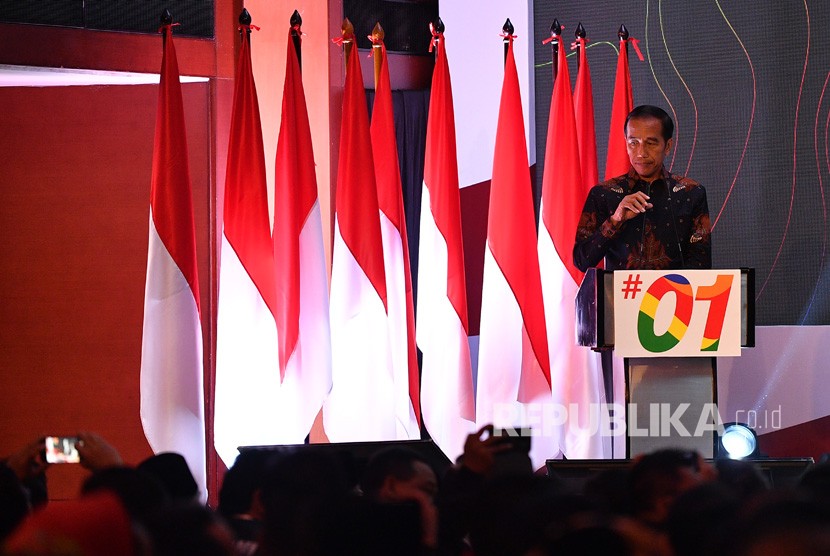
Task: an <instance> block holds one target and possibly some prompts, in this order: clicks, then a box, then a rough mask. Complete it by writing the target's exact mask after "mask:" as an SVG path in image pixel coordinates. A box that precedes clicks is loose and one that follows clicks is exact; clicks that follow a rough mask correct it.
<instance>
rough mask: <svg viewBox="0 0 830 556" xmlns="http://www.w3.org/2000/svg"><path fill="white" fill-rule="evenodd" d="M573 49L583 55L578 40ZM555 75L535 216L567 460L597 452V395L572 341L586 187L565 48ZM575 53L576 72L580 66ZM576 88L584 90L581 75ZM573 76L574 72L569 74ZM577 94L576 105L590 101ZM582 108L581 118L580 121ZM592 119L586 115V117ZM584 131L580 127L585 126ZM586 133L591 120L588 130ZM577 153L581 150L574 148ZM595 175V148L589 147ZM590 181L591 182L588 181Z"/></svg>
mask: <svg viewBox="0 0 830 556" xmlns="http://www.w3.org/2000/svg"><path fill="white" fill-rule="evenodd" d="M581 41H582V44H581V48H580V56H583V57H584V56H585V44H584V39H581ZM558 50H559V53H558V65H557V75H556V82H555V83H554V85H553V95H552V98H551V105H550V118H549V120H548V135H547V146H546V151H545V170H544V176H543V178H542V205H541V218H540V219H539V267H540V270H541V274H542V289H543V291H544V299H545V316H546V318H547V326H548V328H547V332H548V345H549V346H550V354H551V383H552V385H553V388H552V390H553V401H554V403H555V404H556V406H557V407H558V408H560V411H559V412H557V413H556V414H557V415H560V416H562V417H565V418H560V419H558V422H561V423H562V426H561V427H560V428H559V431H558V434H559V449H560V450H561V451H562V453H563V454H564V456H565V457H566V458H568V459H591V458H601V457H603V449H602V438H601V436H600V435H599V433H598V432H597V431H598V429H597V430H596V431H594V430H592V429H591V426H592V422H591V420H590V419H591V417H592V413H593V416H594V419H595V420H594V423H596V422H597V421H596V417H597V416H598V415H599V413H598V412H599V410H600V408H599V404H600V402H601V401H602V399H603V396H602V391H601V389H602V380H601V376H600V373H599V369H598V367H599V365H598V361H597V354H596V353H594V352H592V351H591V350H590V349H588V348H586V347H581V346H578V345H577V343H576V311H575V307H574V299H575V298H576V293H577V290H578V289H579V283H580V282H581V281H582V273H581V272H580V271H579V270H578V269H577V268H576V267H575V266H574V264H573V255H572V252H573V245H574V237H575V234H576V227H577V224H578V223H579V217H580V213H581V212H582V203H583V202H584V200H585V196H586V194H587V192H588V189H589V188H590V186H586V185H585V183H586V182H585V180H584V179H583V176H582V172H581V167H580V159H581V158H582V157H581V156H580V148H579V146H580V145H578V142H577V139H578V137H579V132H578V127H577V121H578V119H577V118H575V116H574V98H573V96H572V95H571V79H570V72H569V70H568V60H567V58H566V56H565V49H564V48H563V47H562V46H561V42H560V48H559V49H558ZM587 67H588V64H587V59H585V58H583V60H582V62H581V63H580V67H579V71H580V73H582V71H583V69H585V70H587ZM582 78H583V83H582V88H581V91H580V92H581V94H586V92H589V91H590V82H588V83H585V82H584V78H585V77H584V76H582ZM577 83H579V78H578V79H577ZM589 101H590V99H583V100H582V102H581V108H582V109H583V110H585V107H586V106H589V105H591V106H592V104H593V103H592V102H589ZM587 119H588V118H587V114H583V118H582V122H583V124H584V122H585V120H587ZM590 121H591V124H593V116H591V117H590ZM585 131H586V132H587V131H588V130H585ZM590 134H591V136H593V127H592V128H591V129H590ZM582 154H584V153H582ZM593 161H594V169H593V171H594V179H596V154H594V159H593ZM591 185H594V184H591Z"/></svg>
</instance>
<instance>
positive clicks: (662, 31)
mask: <svg viewBox="0 0 830 556" xmlns="http://www.w3.org/2000/svg"><path fill="white" fill-rule="evenodd" d="M657 11H658V13H659V14H660V36H661V37H662V38H663V47H664V48H665V49H666V56H668V57H669V63H670V64H671V67H672V69H673V70H674V73H675V75H677V78H678V79H680V82H681V83H683V88H684V89H686V93H687V94H688V95H689V98H690V99H692V105H693V106H695V129H694V132H693V133H692V148H691V150H690V151H689V162H688V164H686V172H684V174H683V175H685V176H688V175H689V168H690V167H691V165H692V157H693V156H694V153H695V145H696V144H697V120H698V117H697V107H696V106H697V103H695V96H694V95H693V94H692V91H691V90H690V89H689V86H688V85H687V84H686V80H685V79H683V76H682V75H680V70H678V69H677V66H676V65H674V60H673V59H672V57H671V52H669V43H668V42H666V33H665V27H664V26H663V0H659V1H658V2H657ZM675 126H677V121H676V120H675ZM673 161H674V158H672V162H673Z"/></svg>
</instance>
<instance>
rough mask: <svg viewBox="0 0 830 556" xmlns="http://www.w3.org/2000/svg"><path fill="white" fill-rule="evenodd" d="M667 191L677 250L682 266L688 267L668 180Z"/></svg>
mask: <svg viewBox="0 0 830 556" xmlns="http://www.w3.org/2000/svg"><path fill="white" fill-rule="evenodd" d="M666 191H668V192H669V212H671V225H672V228H673V229H674V239H675V241H677V251H678V252H679V253H680V268H686V261H685V260H683V246H682V245H681V244H680V234H678V233H677V219H676V218H675V217H674V206H673V205H674V203H673V202H672V198H671V186H670V185H669V182H666Z"/></svg>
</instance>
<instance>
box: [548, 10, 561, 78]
mask: <svg viewBox="0 0 830 556" xmlns="http://www.w3.org/2000/svg"><path fill="white" fill-rule="evenodd" d="M561 37H562V25H561V24H560V23H559V20H558V19H556V18H554V19H553V23H551V24H550V56H551V62H552V67H553V81H554V82H556V74H557V73H558V72H559V43H560V42H561V41H560V38H561Z"/></svg>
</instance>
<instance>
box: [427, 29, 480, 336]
mask: <svg viewBox="0 0 830 556" xmlns="http://www.w3.org/2000/svg"><path fill="white" fill-rule="evenodd" d="M436 48H437V49H438V54H437V58H436V60H435V68H434V69H433V72H432V90H431V91H430V97H429V116H428V119H427V139H426V153H425V155H424V186H425V187H426V188H427V189H428V190H429V203H430V207H429V208H430V210H431V211H432V215H433V218H435V224H436V226H437V227H438V230H439V231H440V232H441V235H442V236H443V237H444V241H446V242H447V258H448V261H447V297H448V298H449V300H450V303H452V306H453V307H454V308H455V311H456V313H458V318H459V319H460V320H461V324H462V325H463V326H464V331H465V332H467V333H469V324H468V317H467V286H466V278H465V271H464V244H463V240H462V236H461V203H460V200H459V189H458V158H457V154H456V145H455V113H454V111H453V103H452V83H451V82H450V68H449V64H448V62H447V52H446V40H445V38H444V35H443V34H439V35H438V44H437V46H436ZM421 210H423V208H422V209H421Z"/></svg>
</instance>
